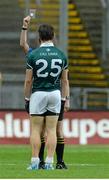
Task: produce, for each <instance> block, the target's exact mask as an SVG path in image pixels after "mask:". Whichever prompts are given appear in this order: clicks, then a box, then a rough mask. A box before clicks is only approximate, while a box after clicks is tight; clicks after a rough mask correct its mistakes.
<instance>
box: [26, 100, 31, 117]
mask: <svg viewBox="0 0 109 180" xmlns="http://www.w3.org/2000/svg"><path fill="white" fill-rule="evenodd" d="M29 104H30V101H29V100H27V99H25V110H26V112H27V113H28V114H29Z"/></svg>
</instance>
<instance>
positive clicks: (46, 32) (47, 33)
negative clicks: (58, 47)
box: [38, 24, 54, 41]
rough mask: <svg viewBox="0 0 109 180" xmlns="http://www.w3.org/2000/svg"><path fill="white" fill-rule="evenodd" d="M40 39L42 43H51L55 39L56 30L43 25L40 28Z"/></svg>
mask: <svg viewBox="0 0 109 180" xmlns="http://www.w3.org/2000/svg"><path fill="white" fill-rule="evenodd" d="M38 32H39V39H40V40H42V41H49V40H52V39H53V38H54V28H53V27H52V26H51V25H48V24H42V25H40V26H39V29H38Z"/></svg>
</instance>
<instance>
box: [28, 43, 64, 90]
mask: <svg viewBox="0 0 109 180" xmlns="http://www.w3.org/2000/svg"><path fill="white" fill-rule="evenodd" d="M28 64H29V65H30V66H32V68H33V77H34V81H33V92H34V91H37V90H38V91H39V90H40V91H53V90H56V89H60V77H61V73H62V70H63V69H64V68H66V67H67V60H66V57H65V55H64V54H63V53H62V51H60V50H59V49H58V48H56V47H55V46H42V47H39V48H38V49H35V50H33V51H32V52H31V53H30V55H29V58H28Z"/></svg>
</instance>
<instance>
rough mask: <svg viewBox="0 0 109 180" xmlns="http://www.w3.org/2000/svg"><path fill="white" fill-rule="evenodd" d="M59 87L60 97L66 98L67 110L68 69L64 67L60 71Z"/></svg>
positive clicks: (66, 108) (66, 106)
mask: <svg viewBox="0 0 109 180" xmlns="http://www.w3.org/2000/svg"><path fill="white" fill-rule="evenodd" d="M61 87H62V89H61V94H62V99H65V100H66V103H65V110H68V109H69V107H70V103H69V80H68V69H65V70H63V71H62V76H61Z"/></svg>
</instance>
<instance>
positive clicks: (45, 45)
mask: <svg viewBox="0 0 109 180" xmlns="http://www.w3.org/2000/svg"><path fill="white" fill-rule="evenodd" d="M49 46H54V44H53V43H52V42H49V41H48V42H44V43H42V44H41V45H40V47H49Z"/></svg>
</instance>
